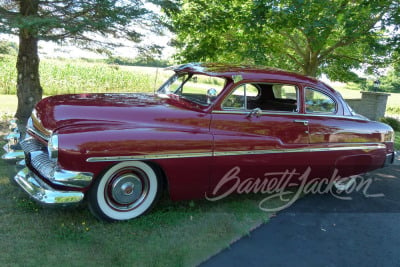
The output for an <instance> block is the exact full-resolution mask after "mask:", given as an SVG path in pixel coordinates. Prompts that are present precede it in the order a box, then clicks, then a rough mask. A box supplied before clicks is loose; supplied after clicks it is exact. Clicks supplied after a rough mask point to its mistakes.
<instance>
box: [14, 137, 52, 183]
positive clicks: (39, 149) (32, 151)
mask: <svg viewBox="0 0 400 267" xmlns="http://www.w3.org/2000/svg"><path fill="white" fill-rule="evenodd" d="M20 144H21V147H22V149H23V150H24V152H25V154H27V155H28V157H27V159H28V160H29V163H30V164H31V166H32V167H33V168H34V169H35V170H36V171H38V172H39V174H40V175H42V176H43V177H45V178H47V179H49V180H53V179H54V172H55V170H56V167H57V164H56V163H55V162H53V161H51V160H50V158H49V155H48V154H47V148H46V146H45V145H44V144H42V143H41V142H40V141H39V140H37V139H36V138H33V137H31V136H29V135H27V138H25V139H24V140H23V141H21V143H20Z"/></svg>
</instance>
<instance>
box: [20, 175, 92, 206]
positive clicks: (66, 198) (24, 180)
mask: <svg viewBox="0 0 400 267" xmlns="http://www.w3.org/2000/svg"><path fill="white" fill-rule="evenodd" d="M14 180H15V181H16V182H17V183H18V185H19V186H21V187H22V189H23V190H24V191H25V192H27V193H28V194H29V195H30V197H32V198H33V199H34V200H35V201H37V202H39V203H40V204H44V205H63V204H64V205H70V204H76V203H79V202H81V201H82V200H83V198H84V194H83V193H82V192H78V191H59V190H56V189H54V188H52V187H50V186H49V185H48V184H46V183H45V182H43V181H42V180H41V179H40V178H39V177H37V176H36V175H35V174H34V173H32V172H31V171H30V170H29V169H28V168H24V169H22V170H20V171H19V172H18V173H17V175H16V176H15V177H14Z"/></svg>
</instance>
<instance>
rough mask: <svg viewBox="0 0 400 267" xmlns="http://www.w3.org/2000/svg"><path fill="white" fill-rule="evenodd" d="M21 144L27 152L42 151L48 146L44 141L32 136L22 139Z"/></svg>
mask: <svg viewBox="0 0 400 267" xmlns="http://www.w3.org/2000/svg"><path fill="white" fill-rule="evenodd" d="M20 144H21V147H22V149H23V150H24V151H25V152H26V153H29V152H34V151H40V150H43V149H45V148H46V147H45V146H44V145H43V144H42V143H40V142H39V141H38V140H36V139H34V138H32V137H28V138H26V139H24V140H22V141H21V143H20Z"/></svg>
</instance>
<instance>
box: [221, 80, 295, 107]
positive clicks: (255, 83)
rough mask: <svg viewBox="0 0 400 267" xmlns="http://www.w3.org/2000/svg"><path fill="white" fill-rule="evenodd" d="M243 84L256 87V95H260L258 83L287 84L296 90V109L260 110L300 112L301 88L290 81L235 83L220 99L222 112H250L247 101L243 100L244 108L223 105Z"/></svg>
mask: <svg viewBox="0 0 400 267" xmlns="http://www.w3.org/2000/svg"><path fill="white" fill-rule="evenodd" d="M244 84H251V85H253V86H254V87H257V89H258V90H259V94H258V97H260V96H261V92H260V91H261V90H262V89H261V88H259V87H258V86H257V85H259V84H267V85H272V86H274V85H289V86H293V87H294V88H295V90H296V110H295V111H286V110H269V109H261V111H262V113H274V114H276V113H285V114H300V111H301V101H302V99H301V90H300V88H301V87H300V86H299V85H297V84H292V83H287V82H243V83H240V84H236V85H235V86H234V88H233V89H232V90H231V92H230V93H229V94H228V95H227V96H226V97H225V98H224V99H223V100H222V102H221V104H220V108H221V111H224V112H229V111H232V112H250V111H251V110H253V109H248V108H247V101H245V108H244V109H243V108H225V107H224V103H225V101H226V100H227V99H228V98H229V97H230V96H231V95H232V94H233V93H234V92H235V90H236V89H237V88H238V87H240V86H242V85H244ZM245 97H246V98H247V96H245Z"/></svg>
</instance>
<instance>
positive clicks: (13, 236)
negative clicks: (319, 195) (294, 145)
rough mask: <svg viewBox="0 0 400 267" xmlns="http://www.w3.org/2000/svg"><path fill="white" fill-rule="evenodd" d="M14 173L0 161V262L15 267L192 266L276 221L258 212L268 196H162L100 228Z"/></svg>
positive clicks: (84, 213)
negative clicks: (31, 189)
mask: <svg viewBox="0 0 400 267" xmlns="http://www.w3.org/2000/svg"><path fill="white" fill-rule="evenodd" d="M1 144H4V142H2V143H1ZM14 174H15V171H14V167H13V166H12V165H10V164H7V163H5V162H4V161H3V160H0V199H1V201H0V218H1V219H0V251H1V253H0V262H1V263H2V264H5V265H10V266H38V265H43V264H44V265H45V266H56V265H58V264H60V263H64V264H67V265H69V266H99V265H100V266H192V265H197V264H199V263H200V262H202V261H204V260H206V259H207V258H209V257H210V256H212V255H214V254H216V253H217V252H219V251H220V250H222V249H224V248H226V247H229V245H230V244H231V243H232V242H233V241H234V240H237V239H239V238H240V237H242V236H243V235H246V234H249V232H250V231H251V229H253V228H255V227H257V226H258V225H260V224H261V223H263V222H266V221H268V219H269V218H270V216H271V213H266V212H263V211H261V210H260V209H259V208H258V204H259V202H260V201H261V200H262V199H263V198H265V197H266V196H265V195H249V196H246V195H243V196H234V197H229V198H227V199H225V200H222V201H218V202H209V201H205V200H200V201H186V202H171V201H170V200H169V199H168V198H167V197H164V198H163V199H161V201H160V202H159V203H158V204H157V205H156V207H155V209H153V210H152V211H151V212H150V213H149V214H147V215H145V216H142V217H140V218H138V219H134V220H131V221H128V222H121V223H112V224H110V223H102V222H99V221H97V220H96V219H95V218H94V217H93V216H92V215H91V214H90V212H89V211H88V209H86V207H84V206H78V207H74V208H42V207H41V206H38V205H37V204H36V203H34V202H32V201H31V200H30V199H29V198H28V197H27V195H26V194H25V193H24V192H22V190H20V189H19V188H17V187H16V186H15V185H14V184H13V183H12V182H10V179H9V177H12V176H13V175H14ZM274 203H280V202H278V201H275V202H274V201H271V202H270V204H274Z"/></svg>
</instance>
